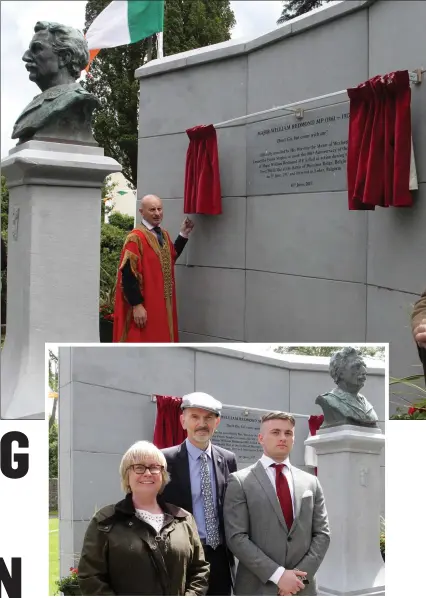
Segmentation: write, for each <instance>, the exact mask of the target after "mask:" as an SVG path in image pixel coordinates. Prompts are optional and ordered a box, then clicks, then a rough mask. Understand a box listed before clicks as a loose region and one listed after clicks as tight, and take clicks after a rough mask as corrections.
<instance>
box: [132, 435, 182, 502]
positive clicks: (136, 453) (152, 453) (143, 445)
mask: <svg viewBox="0 0 426 598" xmlns="http://www.w3.org/2000/svg"><path fill="white" fill-rule="evenodd" d="M138 464H140V465H154V464H158V465H162V466H163V467H164V469H163V470H162V472H161V477H162V478H163V483H162V485H161V488H160V492H163V490H164V488H165V487H166V485H167V484H168V483H169V482H170V476H169V474H168V471H167V461H166V457H165V456H164V455H163V453H162V452H161V451H160V449H158V448H157V447H156V446H155V445H154V444H152V443H151V442H147V441H146V440H139V441H138V442H135V444H132V446H131V447H130V448H129V449H127V451H126V452H125V453H124V455H123V458H122V459H121V463H120V477H121V488H122V489H123V491H124V492H125V493H126V494H128V493H129V492H131V488H130V486H129V467H130V466H131V465H138Z"/></svg>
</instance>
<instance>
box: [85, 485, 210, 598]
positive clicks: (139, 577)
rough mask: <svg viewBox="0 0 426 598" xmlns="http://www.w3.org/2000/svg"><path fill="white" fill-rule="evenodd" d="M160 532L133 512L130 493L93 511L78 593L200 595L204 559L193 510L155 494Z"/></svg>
mask: <svg viewBox="0 0 426 598" xmlns="http://www.w3.org/2000/svg"><path fill="white" fill-rule="evenodd" d="M158 502H159V504H160V505H161V507H162V509H163V511H164V513H165V515H166V516H165V520H164V525H163V527H162V529H161V532H160V535H158V536H157V534H156V531H155V530H154V528H152V527H151V526H150V525H149V524H147V523H145V522H144V521H141V520H140V519H138V518H137V517H136V514H135V508H134V506H133V501H132V495H131V494H128V495H127V496H126V498H125V499H124V500H122V501H120V502H118V503H117V504H116V505H109V506H107V507H104V508H103V509H101V510H100V511H98V512H97V513H96V514H95V516H94V517H93V519H92V520H91V522H90V523H89V526H88V528H87V531H86V535H85V538H84V542H83V549H82V553H81V558H80V563H79V565H78V578H79V584H80V588H81V591H82V594H83V596H203V595H205V594H206V592H207V589H208V578H209V573H210V565H209V564H208V563H207V561H206V560H205V559H204V551H203V546H202V544H201V541H200V538H199V536H198V531H197V526H196V524H195V520H194V518H193V516H192V515H191V514H190V513H188V512H187V511H184V510H183V509H180V508H178V507H175V506H174V505H171V504H169V503H165V502H162V501H161V499H159V500H158Z"/></svg>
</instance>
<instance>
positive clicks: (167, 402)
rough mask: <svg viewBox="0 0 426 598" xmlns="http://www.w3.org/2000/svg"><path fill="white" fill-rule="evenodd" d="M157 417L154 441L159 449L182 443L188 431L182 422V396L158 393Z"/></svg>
mask: <svg viewBox="0 0 426 598" xmlns="http://www.w3.org/2000/svg"><path fill="white" fill-rule="evenodd" d="M156 399H157V417H156V420H155V428H154V440H153V443H154V444H155V446H156V447H157V448H159V449H163V448H169V447H170V446H175V445H177V444H181V443H182V442H183V441H184V440H185V438H186V432H185V430H184V429H183V428H182V425H181V423H180V418H179V416H180V414H181V413H182V410H181V408H180V406H181V404H182V399H181V398H180V397H171V396H162V395H156Z"/></svg>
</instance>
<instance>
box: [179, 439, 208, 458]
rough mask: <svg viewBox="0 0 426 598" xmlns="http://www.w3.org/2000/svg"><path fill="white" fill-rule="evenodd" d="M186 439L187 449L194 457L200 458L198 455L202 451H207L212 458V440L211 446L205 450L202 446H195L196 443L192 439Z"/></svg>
mask: <svg viewBox="0 0 426 598" xmlns="http://www.w3.org/2000/svg"><path fill="white" fill-rule="evenodd" d="M185 441H186V448H187V451H188V453H189V455H190V456H191V457H192V458H193V459H198V457H199V456H200V455H201V453H206V455H208V456H209V457H210V459H211V458H212V443H211V442H209V446H208V447H207V448H206V450H205V451H203V450H201V449H200V448H198V447H197V446H195V444H192V442H191V441H190V440H188V438H186V439H185Z"/></svg>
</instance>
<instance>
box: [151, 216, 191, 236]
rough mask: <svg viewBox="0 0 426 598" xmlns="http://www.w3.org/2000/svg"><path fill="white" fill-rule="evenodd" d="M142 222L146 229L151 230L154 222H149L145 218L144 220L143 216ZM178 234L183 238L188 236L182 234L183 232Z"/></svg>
mask: <svg viewBox="0 0 426 598" xmlns="http://www.w3.org/2000/svg"><path fill="white" fill-rule="evenodd" d="M142 224H143V225H144V226H146V228H147V229H148V230H152V229H153V228H154V224H150V223H149V222H148V221H147V220H145V218H142ZM179 235H180V236H181V237H183V238H184V239H187V238H188V235H184V234H183V233H179Z"/></svg>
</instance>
